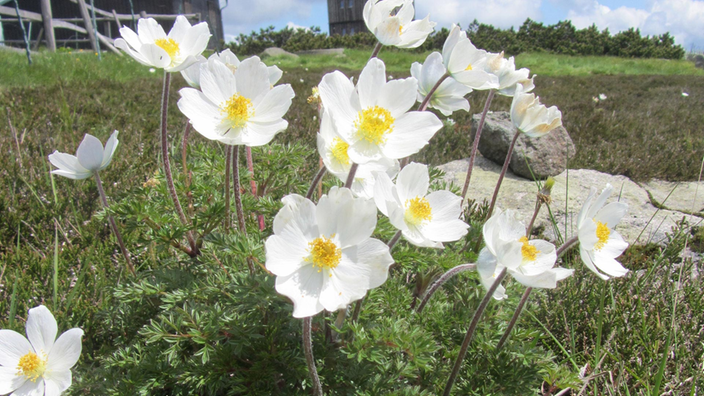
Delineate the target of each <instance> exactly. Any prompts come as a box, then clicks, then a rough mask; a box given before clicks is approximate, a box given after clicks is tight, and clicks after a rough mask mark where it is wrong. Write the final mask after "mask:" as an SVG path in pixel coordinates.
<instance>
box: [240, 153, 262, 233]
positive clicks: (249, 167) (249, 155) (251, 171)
mask: <svg viewBox="0 0 704 396" xmlns="http://www.w3.org/2000/svg"><path fill="white" fill-rule="evenodd" d="M244 152H245V155H246V157H247V170H248V171H249V177H250V178H249V186H250V187H251V188H252V195H254V196H255V197H256V196H257V182H256V181H254V161H253V160H252V148H251V147H249V146H245V148H244ZM257 220H258V221H259V231H264V215H258V216H257Z"/></svg>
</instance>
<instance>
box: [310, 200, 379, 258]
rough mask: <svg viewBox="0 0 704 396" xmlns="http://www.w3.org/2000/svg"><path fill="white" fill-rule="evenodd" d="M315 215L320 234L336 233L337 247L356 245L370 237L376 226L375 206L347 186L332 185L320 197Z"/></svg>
mask: <svg viewBox="0 0 704 396" xmlns="http://www.w3.org/2000/svg"><path fill="white" fill-rule="evenodd" d="M316 218H317V219H318V227H319V231H320V234H321V235H324V236H326V237H328V238H330V236H331V235H332V234H335V235H336V237H337V238H338V240H339V241H340V246H339V247H340V248H343V249H344V248H346V247H348V246H352V245H356V244H358V243H360V242H361V241H363V240H365V239H367V238H369V237H370V236H371V235H372V233H373V232H374V228H376V206H375V205H374V202H373V201H371V200H368V199H363V198H354V197H353V195H352V191H350V190H349V189H347V188H339V189H338V188H333V189H331V190H330V192H329V193H328V195H324V196H323V197H322V198H320V201H319V202H318V206H317V207H316Z"/></svg>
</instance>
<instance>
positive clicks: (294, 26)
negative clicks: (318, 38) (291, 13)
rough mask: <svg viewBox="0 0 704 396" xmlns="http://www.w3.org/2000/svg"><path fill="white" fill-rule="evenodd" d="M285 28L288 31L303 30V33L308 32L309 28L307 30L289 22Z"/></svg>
mask: <svg viewBox="0 0 704 396" xmlns="http://www.w3.org/2000/svg"><path fill="white" fill-rule="evenodd" d="M286 28H288V29H295V30H298V29H303V30H305V31H308V30H310V28H308V27H305V26H301V25H296V24H295V23H293V22H291V21H289V23H287V24H286Z"/></svg>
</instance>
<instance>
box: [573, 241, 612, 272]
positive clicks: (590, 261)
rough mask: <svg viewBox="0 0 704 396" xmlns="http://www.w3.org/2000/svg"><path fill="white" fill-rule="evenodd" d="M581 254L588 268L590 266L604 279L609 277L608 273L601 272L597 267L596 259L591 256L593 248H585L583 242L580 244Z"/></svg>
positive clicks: (591, 269) (590, 268)
mask: <svg viewBox="0 0 704 396" xmlns="http://www.w3.org/2000/svg"><path fill="white" fill-rule="evenodd" d="M579 256H580V257H581V258H582V262H583V263H584V265H586V266H587V268H589V270H590V271H592V272H593V273H595V274H596V275H597V276H598V277H599V278H601V279H603V280H608V279H609V277H608V276H607V275H604V274H602V273H601V272H599V270H598V269H596V266H595V265H594V260H593V259H592V257H591V250H589V249H585V248H583V247H582V246H581V244H580V246H579Z"/></svg>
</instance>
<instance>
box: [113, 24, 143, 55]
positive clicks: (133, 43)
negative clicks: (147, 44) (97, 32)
mask: <svg viewBox="0 0 704 396" xmlns="http://www.w3.org/2000/svg"><path fill="white" fill-rule="evenodd" d="M120 36H122V38H123V41H124V42H125V44H129V45H130V47H132V48H133V49H134V50H135V51H136V50H138V49H139V47H141V46H142V41H141V40H140V39H139V35H138V34H137V33H135V32H134V30H132V29H130V28H128V27H127V26H122V27H121V28H120ZM117 40H119V39H116V40H115V46H117Z"/></svg>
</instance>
